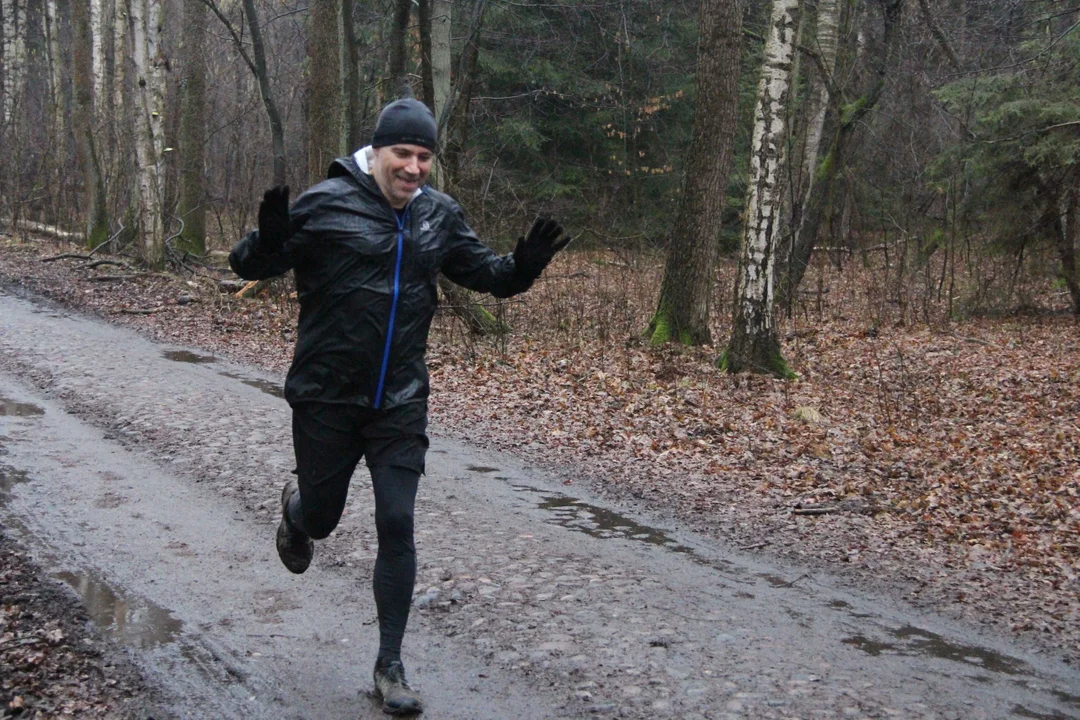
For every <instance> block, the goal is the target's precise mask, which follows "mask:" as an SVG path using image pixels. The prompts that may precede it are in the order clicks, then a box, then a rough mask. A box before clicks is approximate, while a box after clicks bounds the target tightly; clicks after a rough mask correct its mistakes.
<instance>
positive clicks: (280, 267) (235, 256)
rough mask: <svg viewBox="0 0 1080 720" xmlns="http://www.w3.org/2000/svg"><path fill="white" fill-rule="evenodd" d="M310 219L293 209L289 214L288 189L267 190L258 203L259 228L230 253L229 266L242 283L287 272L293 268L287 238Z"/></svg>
mask: <svg viewBox="0 0 1080 720" xmlns="http://www.w3.org/2000/svg"><path fill="white" fill-rule="evenodd" d="M299 204H300V203H298V205H299ZM309 217H310V214H309V213H306V212H298V211H297V208H295V207H294V208H293V211H292V212H290V211H289V188H288V186H284V187H275V188H272V189H270V190H267V191H266V193H265V194H264V195H263V199H262V202H261V203H259V229H258V230H253V231H251V232H250V233H248V234H247V235H245V236H244V237H243V239H241V240H240V242H238V243H237V244H236V246H235V247H234V248H233V250H232V252H231V253H229V267H231V268H232V269H233V272H235V273H236V274H237V275H239V276H240V277H242V278H244V279H245V280H264V279H266V278H271V277H274V276H275V275H281V274H283V273H286V272H288V271H289V269H290V268H292V267H293V265H294V261H293V258H292V253H291V252H290V251H289V250H290V239H291V238H293V237H294V236H295V235H297V234H299V233H300V231H301V230H302V229H303V227H304V224H305V223H306V222H307V220H308V218H309Z"/></svg>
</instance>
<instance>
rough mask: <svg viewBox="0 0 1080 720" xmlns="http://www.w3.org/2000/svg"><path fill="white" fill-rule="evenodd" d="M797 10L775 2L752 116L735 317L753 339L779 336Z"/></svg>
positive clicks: (793, 0)
mask: <svg viewBox="0 0 1080 720" xmlns="http://www.w3.org/2000/svg"><path fill="white" fill-rule="evenodd" d="M798 7H799V2H798V0H774V2H773V10H772V19H771V21H770V23H769V28H768V37H767V38H766V41H765V59H764V63H763V65H762V69H761V80H760V82H759V83H758V101H757V108H756V109H755V111H754V132H753V136H752V139H751V143H752V144H751V148H752V150H751V155H750V178H749V191H748V194H747V201H746V216H745V217H746V220H745V226H744V230H743V249H742V262H741V264H740V276H739V280H738V283H739V286H738V299H737V303H738V304H737V307H736V318H735V320H736V322H737V323H742V325H743V327H742V328H741V330H742V332H744V333H745V334H746V336H747V337H751V338H753V337H761V336H763V335H767V334H770V333H773V332H775V330H774V323H773V313H772V305H773V281H774V278H773V271H774V260H775V252H774V249H775V248H774V245H775V237H776V230H777V225H778V222H779V214H780V205H781V192H780V190H781V189H780V181H781V174H780V168H781V165H782V163H783V150H784V140H785V137H784V134H785V130H786V103H787V101H788V95H789V92H790V89H791V66H792V56H793V54H794V49H795V37H796V32H797V30H798V28H797V23H796V19H795V18H796V13H797V11H798Z"/></svg>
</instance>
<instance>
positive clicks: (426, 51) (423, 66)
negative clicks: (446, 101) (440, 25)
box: [416, 0, 435, 112]
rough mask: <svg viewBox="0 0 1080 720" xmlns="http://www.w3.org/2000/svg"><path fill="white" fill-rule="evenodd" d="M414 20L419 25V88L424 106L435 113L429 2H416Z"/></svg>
mask: <svg viewBox="0 0 1080 720" xmlns="http://www.w3.org/2000/svg"><path fill="white" fill-rule="evenodd" d="M416 19H417V22H418V23H419V25H420V86H421V88H422V89H423V92H424V98H423V99H424V104H425V105H427V106H428V107H429V108H431V111H432V112H435V78H434V77H433V76H432V67H431V64H432V60H431V0H416Z"/></svg>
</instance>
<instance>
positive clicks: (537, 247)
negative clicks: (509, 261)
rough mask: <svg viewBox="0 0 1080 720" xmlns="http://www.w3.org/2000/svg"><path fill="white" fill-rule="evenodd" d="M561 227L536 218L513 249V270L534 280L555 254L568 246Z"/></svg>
mask: <svg viewBox="0 0 1080 720" xmlns="http://www.w3.org/2000/svg"><path fill="white" fill-rule="evenodd" d="M570 240H571V238H570V236H569V235H566V236H563V229H562V225H560V224H559V223H557V222H555V221H554V220H548V219H545V218H536V220H535V221H533V226H532V228H531V229H530V230H529V234H528V235H525V236H523V237H519V238H518V241H517V246H516V247H515V248H514V268H515V270H516V272H517V273H518V274H519V275H520V276H521V277H523V278H527V279H529V280H535V279H536V278H538V277H540V273H542V272H543V271H544V268H546V267H547V266H548V263H550V262H551V259H552V258H553V257H555V253H557V252H559V251H560V250H562V249H563V248H564V247H566V246H567V244H569V242H570Z"/></svg>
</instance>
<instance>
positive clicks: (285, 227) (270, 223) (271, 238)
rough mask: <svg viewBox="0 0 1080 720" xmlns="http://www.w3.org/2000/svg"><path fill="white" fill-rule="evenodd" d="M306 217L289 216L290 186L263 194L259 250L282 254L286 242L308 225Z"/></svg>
mask: <svg viewBox="0 0 1080 720" xmlns="http://www.w3.org/2000/svg"><path fill="white" fill-rule="evenodd" d="M307 221H308V218H307V216H306V215H304V216H298V217H291V216H290V215H289V186H288V185H278V186H277V187H273V188H270V189H269V190H267V191H266V192H265V193H263V199H262V202H261V203H259V250H260V252H262V253H265V254H268V255H272V254H276V253H279V252H281V249H282V248H283V247H285V241H286V240H288V239H289V236H290V235H292V234H293V233H295V232H299V231H300V229H301V228H303V227H304V224H305V223H307Z"/></svg>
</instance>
